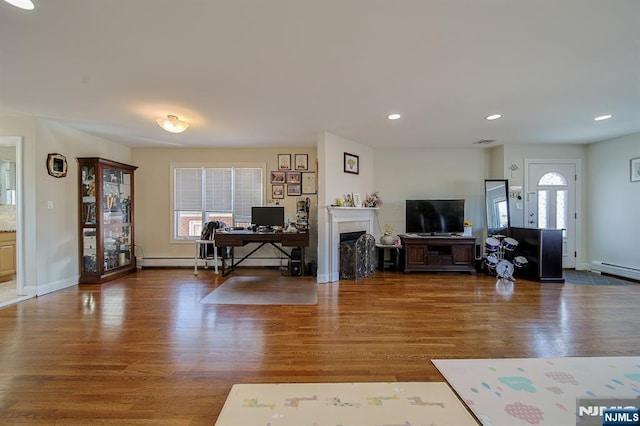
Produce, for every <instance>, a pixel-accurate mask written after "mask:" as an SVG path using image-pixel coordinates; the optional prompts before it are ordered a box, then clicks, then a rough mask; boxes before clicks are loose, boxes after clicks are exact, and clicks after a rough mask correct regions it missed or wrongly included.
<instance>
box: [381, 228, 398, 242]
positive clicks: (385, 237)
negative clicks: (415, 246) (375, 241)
mask: <svg viewBox="0 0 640 426" xmlns="http://www.w3.org/2000/svg"><path fill="white" fill-rule="evenodd" d="M380 242H381V243H382V244H384V245H386V246H392V245H394V244H395V242H396V238H395V237H394V236H393V226H391V225H389V224H388V223H385V225H384V234H382V236H381V237H380Z"/></svg>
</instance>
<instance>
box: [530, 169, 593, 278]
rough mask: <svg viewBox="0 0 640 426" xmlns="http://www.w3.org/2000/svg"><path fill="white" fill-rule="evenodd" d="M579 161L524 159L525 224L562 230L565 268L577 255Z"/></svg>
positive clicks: (572, 263)
mask: <svg viewBox="0 0 640 426" xmlns="http://www.w3.org/2000/svg"><path fill="white" fill-rule="evenodd" d="M579 175H580V160H548V159H545V160H525V188H526V197H525V223H524V225H525V227H527V228H543V229H562V267H563V268H575V267H576V259H577V258H578V247H579V241H578V233H577V230H578V229H579V226H578V222H579V217H580V215H579V214H578V213H579V212H578V206H579V205H580V204H579V202H578V194H580V188H579V185H580V180H579Z"/></svg>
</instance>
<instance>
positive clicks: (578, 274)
mask: <svg viewBox="0 0 640 426" xmlns="http://www.w3.org/2000/svg"><path fill="white" fill-rule="evenodd" d="M562 275H563V276H564V280H565V283H568V284H579V285H631V284H638V283H637V282H633V281H626V280H625V279H623V278H618V277H614V276H612V275H605V274H596V273H594V272H589V271H575V270H573V269H565V270H564V271H562Z"/></svg>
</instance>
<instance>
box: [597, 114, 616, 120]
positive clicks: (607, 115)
mask: <svg viewBox="0 0 640 426" xmlns="http://www.w3.org/2000/svg"><path fill="white" fill-rule="evenodd" d="M611 117H613V115H611V114H605V115H599V116H598V117H596V118H594V119H593V121H602V120H608V119H610V118H611Z"/></svg>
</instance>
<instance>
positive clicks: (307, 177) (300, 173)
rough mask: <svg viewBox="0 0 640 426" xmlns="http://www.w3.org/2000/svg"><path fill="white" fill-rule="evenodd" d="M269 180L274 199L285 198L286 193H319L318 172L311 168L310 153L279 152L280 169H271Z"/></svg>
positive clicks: (293, 195)
mask: <svg viewBox="0 0 640 426" xmlns="http://www.w3.org/2000/svg"><path fill="white" fill-rule="evenodd" d="M292 159H293V161H292ZM269 180H270V182H271V198H273V199H274V200H278V199H283V198H284V197H285V195H287V196H289V197H296V196H300V195H307V194H316V193H317V188H316V172H314V171H310V170H309V155H308V154H293V156H292V154H278V170H272V171H271V174H270V179H269ZM285 186H286V188H285ZM285 189H286V190H285Z"/></svg>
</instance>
